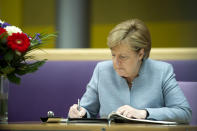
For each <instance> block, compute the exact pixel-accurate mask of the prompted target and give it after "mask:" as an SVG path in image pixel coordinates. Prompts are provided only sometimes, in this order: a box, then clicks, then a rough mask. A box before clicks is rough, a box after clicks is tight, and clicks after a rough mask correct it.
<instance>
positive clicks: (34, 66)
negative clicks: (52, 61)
mask: <svg viewBox="0 0 197 131" xmlns="http://www.w3.org/2000/svg"><path fill="white" fill-rule="evenodd" d="M45 62H46V60H43V61H37V62H35V63H31V64H27V65H24V66H23V68H19V69H17V70H16V72H15V73H16V74H18V75H24V74H27V73H33V72H35V71H37V70H38V68H39V67H40V66H42V65H43V64H44V63H45Z"/></svg>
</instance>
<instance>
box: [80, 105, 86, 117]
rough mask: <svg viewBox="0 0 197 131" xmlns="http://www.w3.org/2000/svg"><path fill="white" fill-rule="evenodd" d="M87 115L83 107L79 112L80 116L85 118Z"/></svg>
mask: <svg viewBox="0 0 197 131" xmlns="http://www.w3.org/2000/svg"><path fill="white" fill-rule="evenodd" d="M85 114H86V110H85V109H84V108H83V107H81V108H80V112H79V116H80V117H83V116H84V115H85Z"/></svg>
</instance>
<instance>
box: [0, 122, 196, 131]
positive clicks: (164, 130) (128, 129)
mask: <svg viewBox="0 0 197 131" xmlns="http://www.w3.org/2000/svg"><path fill="white" fill-rule="evenodd" d="M0 130H1V131H6V130H7V131H19V130H20V131H21V130H23V131H34V130H35V131H38V130H39V131H51V130H56V131H197V125H159V124H123V123H122V124H115V123H112V124H110V125H108V124H92V123H90V124H88V123H74V124H73V123H72V124H71V123H70V124H67V123H40V122H21V123H9V124H0Z"/></svg>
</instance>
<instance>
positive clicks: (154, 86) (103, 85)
mask: <svg viewBox="0 0 197 131" xmlns="http://www.w3.org/2000/svg"><path fill="white" fill-rule="evenodd" d="M123 105H130V106H132V107H134V108H137V109H146V110H147V111H148V112H149V116H148V117H147V119H155V120H166V121H176V122H179V123H189V121H190V119H191V114H192V113H191V112H192V111H191V108H190V106H189V104H188V102H187V99H186V98H185V96H184V94H183V92H182V91H181V89H180V88H179V85H178V83H177V81H176V79H175V74H174V72H173V68H172V66H171V65H170V64H168V63H165V62H161V61H156V60H151V59H146V60H144V61H143V63H142V66H141V68H140V71H139V76H138V77H136V78H135V79H134V81H133V83H132V88H129V87H128V84H127V82H126V80H125V79H124V78H122V77H120V76H119V75H118V74H117V73H116V71H115V70H114V68H113V63H112V61H104V62H100V63H98V64H97V66H96V67H95V70H94V73H93V76H92V78H91V80H90V82H89V83H88V85H87V88H86V92H85V94H84V95H83V97H82V98H81V106H82V107H84V108H85V109H86V110H87V115H88V117H96V116H97V114H98V113H99V115H100V117H107V116H108V114H110V113H111V112H112V111H116V110H117V109H118V108H119V107H120V106H123Z"/></svg>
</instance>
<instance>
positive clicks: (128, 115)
mask: <svg viewBox="0 0 197 131" xmlns="http://www.w3.org/2000/svg"><path fill="white" fill-rule="evenodd" d="M127 117H128V118H135V117H134V116H133V113H132V112H128V114H127Z"/></svg>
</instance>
